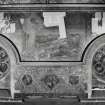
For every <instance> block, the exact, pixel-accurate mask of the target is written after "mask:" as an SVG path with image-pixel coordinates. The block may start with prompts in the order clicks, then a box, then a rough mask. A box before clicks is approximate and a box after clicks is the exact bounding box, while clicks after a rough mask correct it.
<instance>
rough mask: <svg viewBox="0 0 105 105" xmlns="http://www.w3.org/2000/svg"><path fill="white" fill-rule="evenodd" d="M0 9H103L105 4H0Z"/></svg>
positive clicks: (19, 10)
mask: <svg viewBox="0 0 105 105" xmlns="http://www.w3.org/2000/svg"><path fill="white" fill-rule="evenodd" d="M0 11H4V12H6V11H10V12H13V11H15V12H21V11H26V12H31V11H32V12H34V11H105V4H8V5H6V4H5V5H2V4H1V5H0Z"/></svg>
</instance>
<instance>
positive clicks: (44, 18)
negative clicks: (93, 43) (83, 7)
mask: <svg viewBox="0 0 105 105" xmlns="http://www.w3.org/2000/svg"><path fill="white" fill-rule="evenodd" d="M0 16H1V17H0V18H1V20H0V33H1V34H3V35H4V36H6V37H8V38H9V39H10V40H11V41H13V43H14V44H15V45H16V47H17V49H18V50H19V53H20V56H21V59H22V60H24V61H81V59H82V56H83V55H82V54H83V51H84V49H85V47H86V46H87V44H88V43H89V41H90V40H91V39H92V38H94V37H96V36H97V35H98V34H101V33H103V32H104V27H105V25H104V21H105V19H104V18H103V17H105V14H104V13H103V14H101V13H98V12H97V13H96V14H95V15H94V14H92V13H90V14H88V13H69V12H35V13H0ZM77 17H78V19H77ZM102 22H103V24H102ZM94 25H95V26H96V27H94ZM96 28H97V30H96ZM96 31H97V32H96ZM95 33H96V34H95Z"/></svg>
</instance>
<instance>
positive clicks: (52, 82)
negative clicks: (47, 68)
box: [41, 74, 59, 90]
mask: <svg viewBox="0 0 105 105" xmlns="http://www.w3.org/2000/svg"><path fill="white" fill-rule="evenodd" d="M41 81H42V82H43V83H44V84H45V85H46V86H47V87H48V88H49V89H50V90H52V89H53V88H54V87H55V86H56V85H57V84H58V83H59V78H58V77H57V76H56V75H55V74H49V75H45V77H44V78H42V79H41Z"/></svg>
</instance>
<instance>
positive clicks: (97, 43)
mask: <svg viewBox="0 0 105 105" xmlns="http://www.w3.org/2000/svg"><path fill="white" fill-rule="evenodd" d="M103 45H105V34H102V35H100V36H98V37H96V38H95V39H93V40H92V41H91V42H90V43H89V44H88V46H87V47H86V49H85V51H84V53H83V56H82V61H83V64H84V65H85V69H86V70H87V73H88V78H87V80H88V81H87V85H88V98H91V97H92V74H93V73H92V70H93V69H92V62H93V57H94V55H95V53H96V52H97V50H98V49H100V48H101V47H102V46H103Z"/></svg>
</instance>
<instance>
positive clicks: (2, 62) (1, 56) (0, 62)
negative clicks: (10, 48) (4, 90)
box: [0, 47, 10, 79]
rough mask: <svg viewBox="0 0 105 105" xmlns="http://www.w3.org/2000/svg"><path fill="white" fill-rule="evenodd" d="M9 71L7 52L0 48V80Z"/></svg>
mask: <svg viewBox="0 0 105 105" xmlns="http://www.w3.org/2000/svg"><path fill="white" fill-rule="evenodd" d="M9 70H10V58H9V56H8V54H7V52H6V51H5V50H4V49H3V48H2V47H0V79H2V78H3V77H5V76H6V74H8V72H9Z"/></svg>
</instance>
